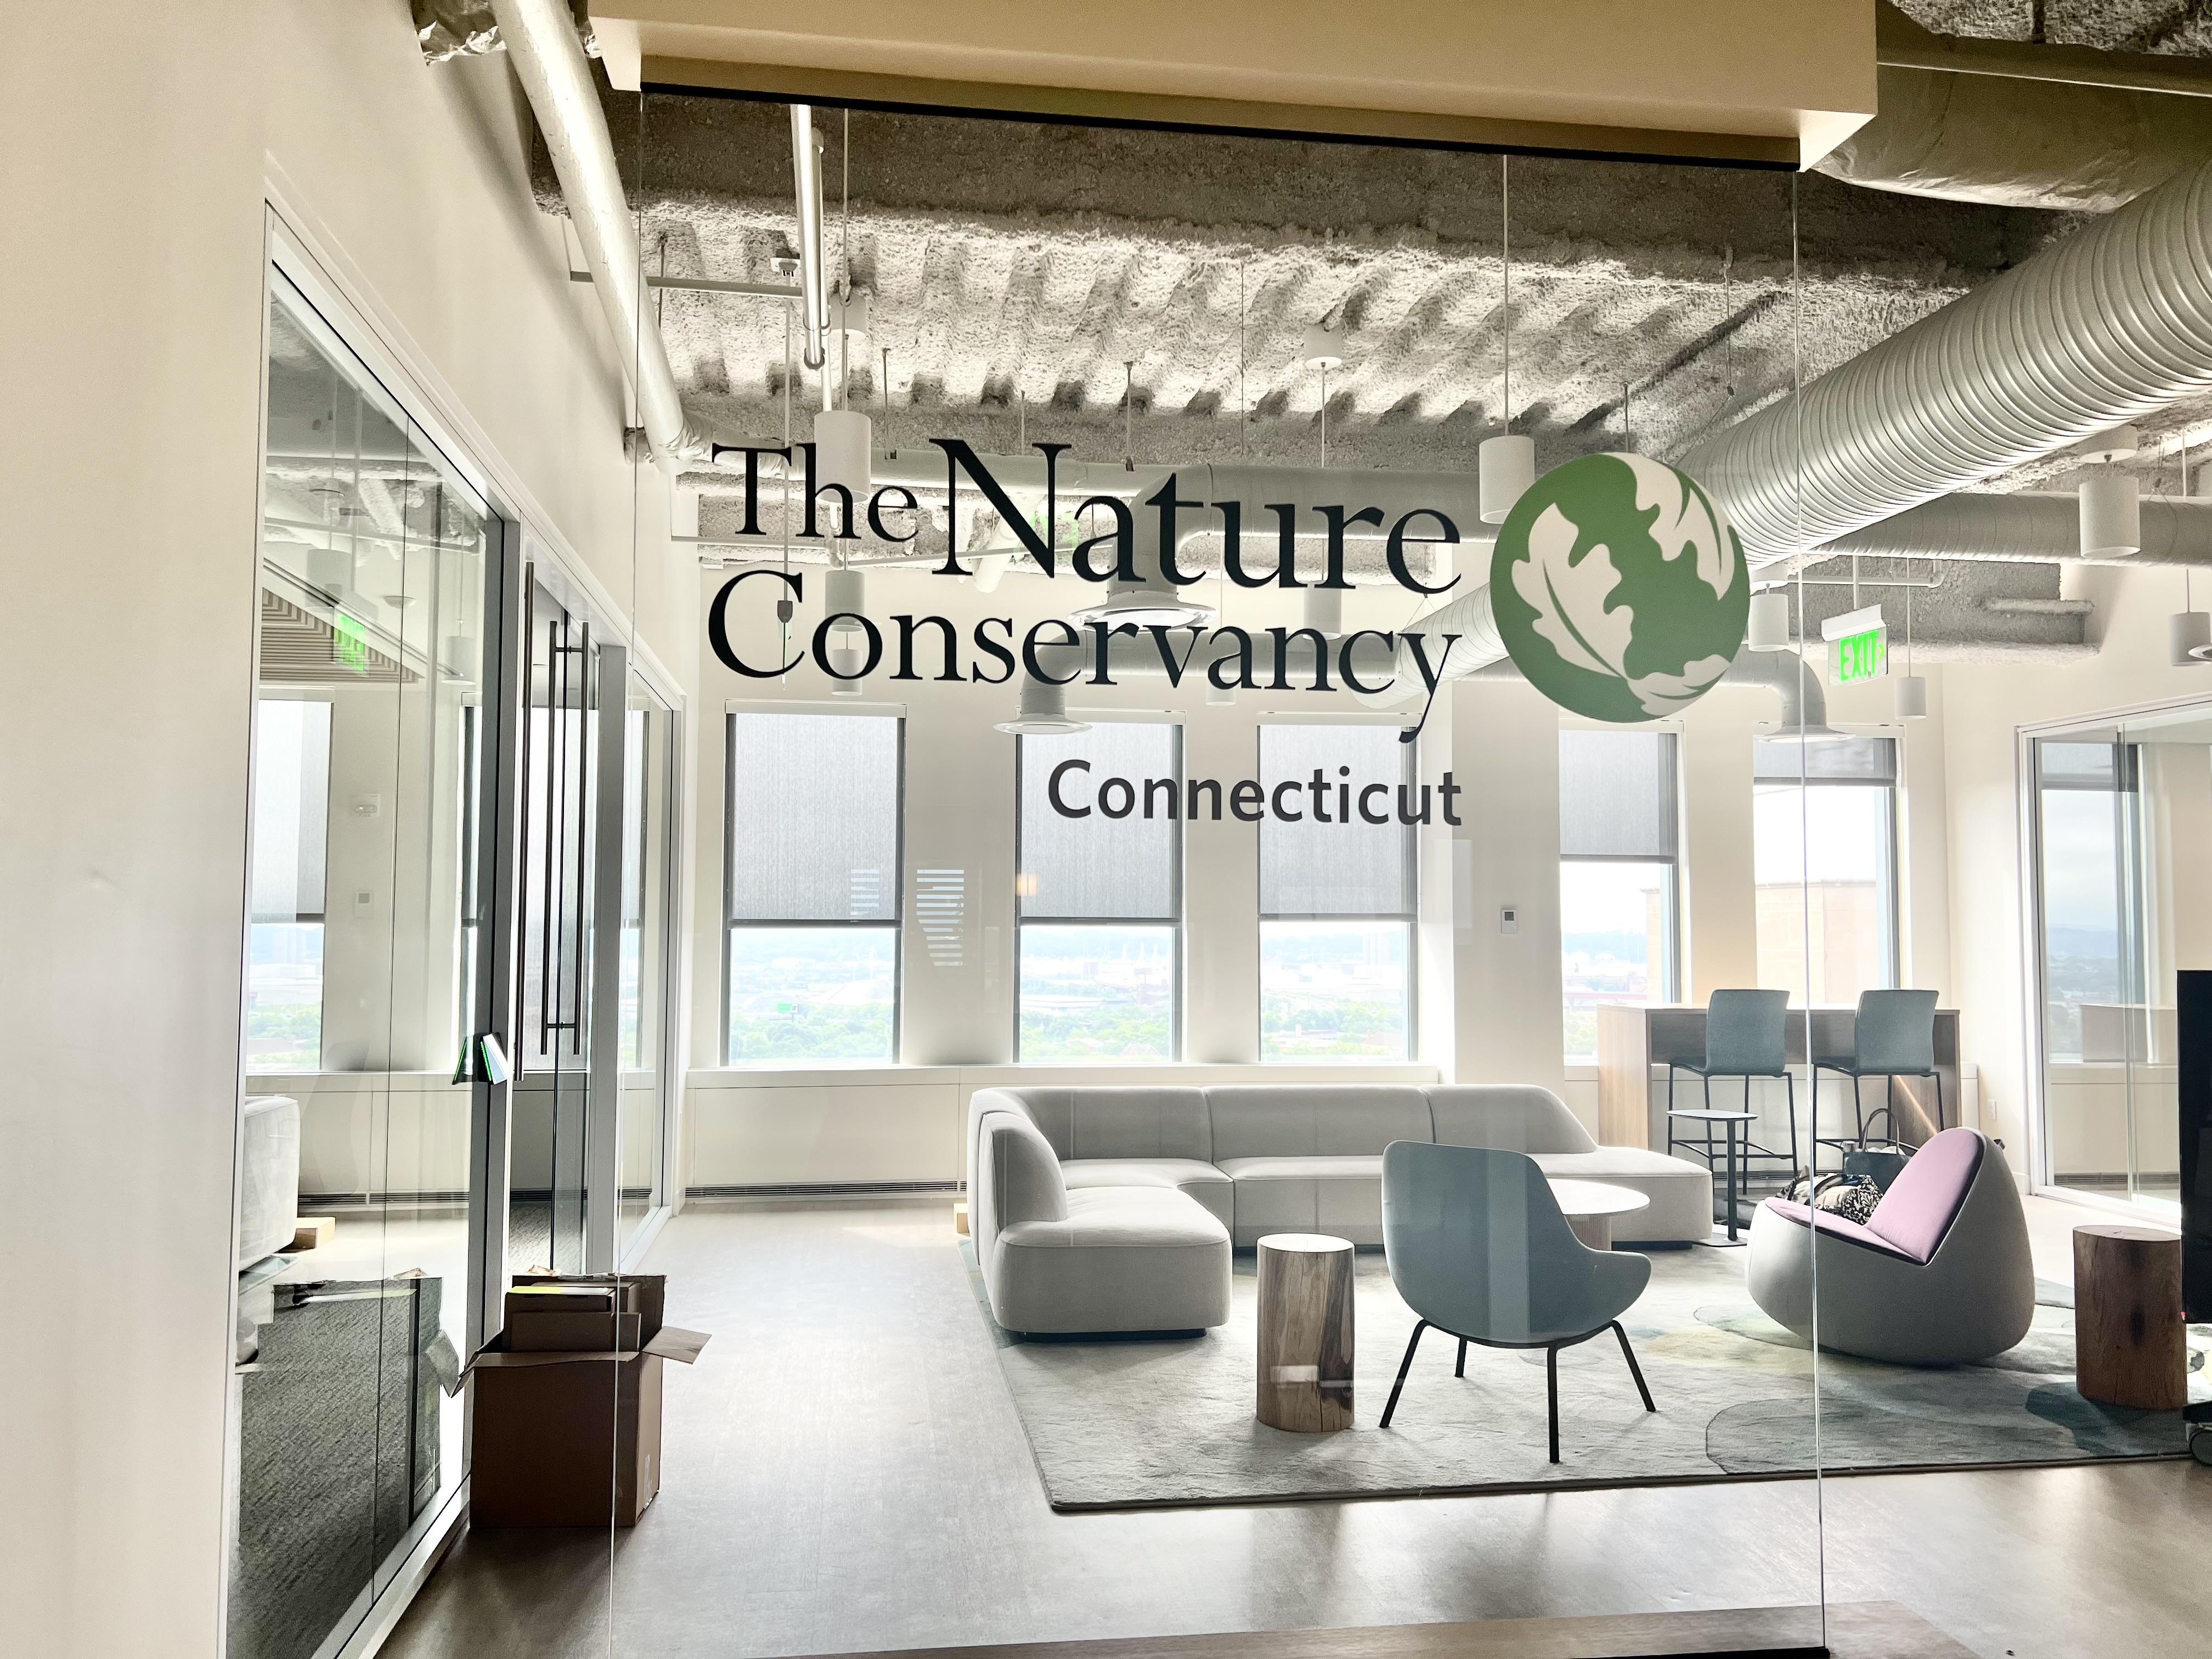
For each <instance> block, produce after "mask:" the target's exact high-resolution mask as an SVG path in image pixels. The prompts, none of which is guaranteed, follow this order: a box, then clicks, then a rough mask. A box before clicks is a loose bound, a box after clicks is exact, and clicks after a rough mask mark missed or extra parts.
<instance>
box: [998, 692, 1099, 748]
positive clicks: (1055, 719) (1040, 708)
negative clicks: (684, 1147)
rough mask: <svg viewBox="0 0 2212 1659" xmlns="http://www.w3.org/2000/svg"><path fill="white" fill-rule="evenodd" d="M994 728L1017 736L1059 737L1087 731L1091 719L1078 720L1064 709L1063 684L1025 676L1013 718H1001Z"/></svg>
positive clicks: (1065, 701)
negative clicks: (1019, 701)
mask: <svg viewBox="0 0 2212 1659" xmlns="http://www.w3.org/2000/svg"><path fill="white" fill-rule="evenodd" d="M997 729H998V730H999V731H1001V732H1012V733H1014V734H1015V735H1016V736H1017V737H1018V736H1021V735H1023V734H1024V733H1026V734H1028V735H1029V736H1030V737H1037V738H1058V737H1066V736H1068V735H1069V734H1071V733H1073V732H1088V731H1089V730H1090V729H1091V722H1090V721H1088V720H1077V719H1075V718H1074V717H1073V715H1071V714H1069V713H1068V712H1067V688H1066V686H1064V685H1053V684H1049V683H1048V682H1046V681H1044V680H1039V679H1030V678H1024V679H1023V681H1022V701H1021V706H1020V708H1018V709H1017V710H1016V711H1015V713H1014V717H1013V719H1012V720H1001V721H1000V722H999V725H998V727H997Z"/></svg>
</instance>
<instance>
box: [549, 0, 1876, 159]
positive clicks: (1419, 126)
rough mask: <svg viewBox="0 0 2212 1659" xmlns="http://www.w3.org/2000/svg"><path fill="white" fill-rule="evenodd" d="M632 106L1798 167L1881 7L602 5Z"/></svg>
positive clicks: (1760, 3) (1836, 113) (1855, 88)
mask: <svg viewBox="0 0 2212 1659" xmlns="http://www.w3.org/2000/svg"><path fill="white" fill-rule="evenodd" d="M592 22H593V26H594V27H595V29H596V31H597V33H598V37H599V46H600V51H601V52H602V53H603V55H604V56H605V61H606V66H607V73H608V75H609V76H610V78H611V80H612V81H613V82H614V84H615V86H616V87H617V88H621V89H623V90H625V91H635V90H637V89H638V88H640V87H641V86H643V87H653V88H662V89H666V90H677V89H688V90H695V91H708V92H726V93H734V94H746V95H752V96H757V97H770V98H779V99H789V100H793V101H811V102H816V103H822V104H831V105H835V104H848V105H855V106H870V105H873V106H898V107H923V108H948V109H964V110H975V111H981V112H993V113H1004V114H1018V115H1033V116H1042V117H1045V118H1062V119H1071V120H1092V121H1115V120H1118V121H1135V122H1142V123H1146V124H1148V125H1170V126H1188V127H1196V128H1211V129H1225V130H1231V131H1260V132H1279V133H1285V134H1291V133H1303V134H1308V135H1313V136H1322V137H1364V138H1378V139H1383V140H1385V141H1397V142H1401V143H1431V144H1446V145H1450V144H1466V145H1479V146H1486V147H1498V148H1510V149H1528V150H1550V151H1565V152H1572V153H1582V154H1594V155H1634V156H1651V157H1664V158H1670V159H1694V160H1708V161H1734V162H1747V163H1754V164H1765V165H1766V166H1770V167H1808V166H1810V165H1811V164H1812V163H1813V162H1814V161H1819V160H1820V158H1821V157H1822V156H1823V155H1826V154H1827V153H1828V151H1829V150H1830V149H1832V148H1833V147H1834V146H1835V145H1837V144H1838V143H1841V142H1842V141H1843V140H1844V138H1846V137H1849V136H1850V134H1851V133H1852V132H1854V131H1857V129H1858V127H1859V126H1860V125H1862V124H1863V123H1864V122H1865V121H1866V120H1867V119H1868V118H1869V117H1870V116H1872V114H1873V113H1874V111H1875V11H1874V0H1543V3H1541V4H1531V3H1528V0H1370V3H1368V4H1366V5H1364V6H1347V5H1344V4H1342V3H1329V4H1322V3H1317V0H1211V3H1208V0H1198V3H1193V0H1119V3H1115V4H1112V5H1098V4H1096V3H1091V4H1084V5H1073V4H1066V3H1060V4H1036V3H1028V4H1013V3H1008V0H941V3H937V4H921V3H915V0H844V3H842V4H840V5H837V6H835V7H811V6H810V7H795V6H793V5H792V4H790V3H789V0H783V3H781V4H775V5H771V4H769V3H766V0H594V3H593V4H592Z"/></svg>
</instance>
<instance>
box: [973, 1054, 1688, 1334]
mask: <svg viewBox="0 0 2212 1659" xmlns="http://www.w3.org/2000/svg"><path fill="white" fill-rule="evenodd" d="M1399 1140H1413V1141H1425V1142H1432V1143H1440V1144H1443V1145H1445V1146H1483V1147H1489V1148H1492V1149H1494V1150H1497V1151H1501V1152H1526V1153H1528V1155H1529V1156H1530V1157H1532V1158H1534V1160H1535V1161H1536V1164H1537V1165H1538V1167H1539V1168H1541V1170H1543V1172H1544V1173H1545V1174H1546V1175H1547V1176H1560V1177H1569V1178H1572V1179H1576V1180H1582V1181H1602V1182H1610V1183H1612V1184H1613V1185H1615V1186H1620V1187H1627V1188H1632V1189H1633V1190H1635V1191H1637V1192H1639V1193H1642V1194H1644V1195H1645V1196H1646V1197H1647V1198H1649V1199H1650V1206H1649V1207H1648V1208H1646V1209H1644V1210H1642V1211H1640V1212H1637V1213H1635V1214H1634V1215H1632V1216H1627V1217H1624V1218H1622V1221H1621V1224H1620V1231H1621V1233H1622V1236H1623V1239H1624V1241H1625V1242H1628V1243H1691V1242H1694V1241H1696V1240H1699V1239H1703V1238H1705V1237H1710V1236H1711V1231H1712V1225H1713V1223H1712V1216H1713V1186H1712V1176H1711V1171H1709V1170H1706V1169H1705V1166H1704V1165H1703V1164H1696V1163H1692V1162H1691V1161H1689V1160H1688V1159H1686V1158H1668V1157H1667V1156H1665V1155H1664V1154H1662V1153H1658V1152H1647V1151H1645V1150H1644V1149H1643V1148H1641V1147H1628V1146H1599V1145H1598V1144H1597V1143H1596V1142H1595V1140H1593V1139H1591V1138H1590V1136H1589V1132H1588V1131H1587V1130H1585V1129H1584V1128H1583V1126H1582V1124H1581V1122H1580V1121H1578V1120H1577V1118H1576V1116H1575V1115H1574V1114H1573V1113H1572V1112H1571V1111H1569V1110H1568V1109H1567V1107H1566V1103H1565V1102H1563V1101H1562V1100H1560V1098H1559V1097H1558V1096H1557V1095H1555V1094H1553V1093H1552V1092H1551V1091H1549V1090H1548V1089H1541V1088H1534V1087H1528V1086H1524V1085H1469V1086H1435V1087H1427V1088H1421V1087H1413V1086H1407V1085H1369V1084H1296V1083H1287V1084H1272V1083H1270V1084H1236V1085H1219V1086H1215V1087H1211V1088H1170V1087H1135V1088H1120V1087H1097V1088H1091V1087H1085V1088H1059V1089H1054V1088H1027V1089H979V1090H977V1091H975V1096H974V1097H972V1099H971V1100H970V1102H969V1115H968V1191H969V1232H970V1234H971V1236H972V1237H973V1238H974V1241H975V1258H976V1262H977V1265H978V1266H979V1267H980V1268H981V1273H982V1275H983V1283H984V1285H985V1288H986V1289H987V1291H988V1292H989V1295H990V1300H991V1311H992V1314H993V1316H994V1317H995V1318H996V1319H997V1320H998V1322H999V1323H1000V1325H1002V1326H1004V1327H1005V1328H1006V1329H1008V1330H1011V1331H1019V1332H1035V1333H1039V1334H1044V1333H1072V1332H1090V1331H1131V1330H1197V1329H1202V1328H1206V1327H1208V1326H1212V1325H1218V1324H1221V1323H1224V1322H1225V1321H1226V1320H1227V1319H1228V1317H1229V1262H1230V1251H1231V1249H1232V1248H1237V1249H1249V1248H1250V1247H1251V1246H1252V1245H1254V1244H1255V1243H1258V1242H1259V1240H1260V1239H1261V1237H1263V1236H1264V1235H1266V1234H1268V1233H1279V1232H1321V1233H1332V1234H1334V1235H1335V1236H1336V1237H1340V1238H1347V1239H1350V1240H1351V1241H1352V1243H1354V1244H1364V1245H1370V1246H1372V1245H1380V1244H1381V1243H1382V1242H1383V1149H1384V1148H1385V1147H1387V1146H1389V1145H1390V1144H1391V1143H1392V1142H1393V1141H1399Z"/></svg>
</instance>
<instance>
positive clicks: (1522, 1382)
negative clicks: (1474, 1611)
mask: <svg viewBox="0 0 2212 1659" xmlns="http://www.w3.org/2000/svg"><path fill="white" fill-rule="evenodd" d="M961 1248H962V1249H963V1254H965V1255H966V1257H967V1260H968V1264H969V1277H970V1279H971V1282H972V1283H973V1284H974V1285H975V1291H976V1293H977V1297H978V1302H979V1304H981V1297H982V1282H981V1278H980V1276H979V1275H977V1274H975V1269H974V1263H975V1257H974V1253H973V1249H972V1247H970V1246H969V1245H968V1244H966V1243H963V1245H962V1247H961ZM1742 1262H1743V1254H1742V1252H1741V1251H1729V1250H1706V1249H1690V1250H1673V1251H1655V1252H1653V1253H1652V1275H1651V1284H1650V1288H1649V1289H1648V1290H1646V1291H1645V1292H1644V1297H1642V1299H1641V1300H1639V1301H1638V1303H1637V1304H1636V1306H1635V1307H1634V1308H1632V1309H1631V1310H1630V1311H1629V1313H1628V1315H1627V1316H1626V1318H1625V1320H1624V1321H1623V1322H1624V1323H1625V1324H1626V1326H1627V1328H1628V1333H1629V1337H1630V1340H1632V1342H1633V1343H1634V1344H1635V1346H1636V1352H1637V1357H1638V1359H1639V1360H1640V1361H1641V1362H1642V1364H1643V1366H1644V1376H1645V1378H1646V1380H1647V1381H1649V1383H1650V1386H1651V1393H1652V1397H1653V1400H1654V1401H1655V1402H1656V1404H1657V1406H1658V1407H1659V1409H1658V1411H1657V1412H1656V1413H1646V1412H1645V1411H1644V1408H1643V1404H1642V1402H1641V1401H1639V1400H1638V1398H1637V1395H1636V1387H1635V1384H1634V1383H1632V1381H1631V1380H1630V1378H1629V1376H1628V1372H1627V1369H1626V1366H1625V1365H1624V1364H1623V1363H1622V1361H1621V1357H1620V1346H1619V1345H1618V1344H1617V1343H1615V1342H1614V1341H1613V1339H1612V1338H1611V1337H1610V1336H1609V1335H1608V1336H1605V1337H1601V1338H1600V1339H1598V1340H1595V1341H1592V1342H1589V1343H1587V1344H1585V1345H1583V1346H1581V1347H1577V1348H1571V1349H1568V1350H1566V1351H1565V1352H1562V1353H1561V1354H1560V1356H1559V1420H1560V1429H1559V1455H1560V1462H1559V1463H1558V1464H1556V1465H1555V1464H1552V1463H1550V1462H1547V1460H1546V1455H1545V1432H1544V1428H1545V1425H1544V1356H1543V1355H1542V1353H1541V1352H1536V1353H1534V1354H1518V1353H1512V1352H1503V1351H1498V1350H1493V1349H1484V1348H1470V1349H1469V1350H1468V1362H1467V1376H1466V1377H1465V1378H1464V1379H1455V1377H1454V1376H1452V1360H1453V1356H1454V1351H1455V1346H1456V1345H1455V1343H1454V1342H1453V1341H1452V1340H1451V1339H1449V1338H1448V1337H1444V1336H1441V1335H1439V1334H1437V1333H1435V1332H1431V1333H1430V1334H1427V1335H1426V1336H1425V1337H1424V1338H1423V1339H1422V1342H1421V1348H1420V1352H1419V1357H1418V1358H1415V1360H1414V1362H1413V1373H1412V1375H1411V1376H1409V1377H1408V1378H1407V1383H1406V1391H1405V1395H1404V1397H1403V1398H1402V1399H1401V1401H1399V1404H1398V1413H1397V1416H1396V1418H1395V1420H1394V1421H1393V1423H1392V1424H1391V1426H1390V1427H1389V1429H1387V1430H1386V1429H1380V1428H1378V1427H1377V1426H1376V1422H1377V1419H1379V1418H1380V1417H1381V1415H1382V1410H1383V1402H1384V1401H1385V1400H1386V1399H1387V1398H1388V1397H1389V1389H1390V1381H1391V1378H1392V1377H1393V1376H1395V1375H1396V1373H1397V1369H1398V1362H1399V1360H1400V1358H1401V1356H1402V1354H1403V1352H1404V1351H1405V1344H1406V1339H1407V1336H1408V1335H1409V1334H1411V1333H1412V1331H1413V1314H1412V1313H1411V1312H1410V1311H1409V1310H1407V1307H1406V1305H1405V1304H1404V1303H1402V1302H1401V1301H1400V1300H1399V1298H1398V1296H1397V1292H1396V1291H1395V1290H1394V1289H1393V1288H1392V1286H1391V1284H1390V1279H1389V1272H1388V1270H1387V1268H1386V1267H1385V1266H1384V1264H1383V1258H1382V1257H1381V1255H1377V1254H1370V1253H1367V1252H1363V1253H1362V1254H1361V1255H1360V1257H1359V1260H1358V1300H1357V1304H1356V1309H1355V1315H1354V1321H1355V1330H1354V1337H1355V1343H1356V1349H1355V1352H1356V1365H1357V1396H1356V1402H1355V1407H1354V1410H1355V1426H1354V1427H1353V1428H1352V1429H1351V1430H1348V1431H1345V1432H1343V1433H1340V1434H1329V1435H1302V1434H1291V1433H1286V1432H1285V1431H1280V1430H1277V1429H1271V1428H1268V1427H1267V1426H1266V1425H1262V1424H1261V1423H1260V1422H1258V1421H1257V1420H1256V1419H1255V1418H1254V1416H1253V1414H1252V1407H1253V1393H1254V1376H1253V1367H1254V1364H1255V1360H1254V1354H1255V1333H1254V1310H1255V1302H1256V1300H1257V1288H1258V1287H1257V1284H1256V1281H1255V1278H1254V1268H1253V1258H1252V1256H1251V1255H1250V1254H1249V1252H1248V1253H1243V1254H1240V1255H1238V1257H1237V1266H1236V1282H1235V1286H1234V1308H1233V1311H1232V1313H1231V1319H1230V1322H1229V1323H1228V1324H1227V1325H1225V1326H1223V1327H1221V1328H1219V1329H1217V1330H1213V1331H1209V1332H1207V1333H1206V1334H1205V1335H1203V1336H1200V1337H1180V1338H1165V1339H1155V1338H1145V1339H1121V1340H1111V1339H1109V1340H1023V1339H1020V1338H1017V1337H1014V1336H1012V1335H1010V1334H1007V1333H1006V1332H1005V1331H1002V1330H1000V1328H998V1326H997V1325H996V1324H995V1323H992V1324H991V1326H990V1328H991V1329H992V1331H993V1332H994V1334H995V1335H996V1337H997V1340H998V1342H999V1358H1000V1365H1001V1367H1002V1369H1003V1370H1004V1371H1005V1373H1006V1385H1007V1387H1008V1389H1010V1390H1011V1391H1012V1395H1013V1400H1014V1405H1015V1407H1016V1409H1017V1410H1018V1412H1019V1413H1020V1415H1021V1419H1022V1425H1023V1427H1024V1429H1025V1430H1026V1431H1028V1434H1029V1439H1030V1449H1031V1450H1032V1451H1033V1452H1034V1453H1035V1455H1036V1462H1037V1468H1038V1470H1039V1472H1040V1473H1041V1474H1042V1476H1043V1479H1044V1485H1045V1490H1046V1494H1047V1496H1048V1498H1049V1499H1050V1500H1051V1503H1052V1504H1053V1507H1054V1508H1055V1509H1060V1510H1095V1509H1123V1508H1131V1507H1136V1506H1141V1505H1148V1504H1218V1503H1237V1502H1253V1501H1259V1500H1264V1499H1281V1498H1318V1497H1350V1496H1355V1495H1356V1496H1386V1495H1407V1494H1419V1493H1439V1492H1480V1491H1497V1490H1528V1489H1530V1488H1539V1487H1545V1486H1617V1485H1623V1484H1627V1483H1646V1482H1656V1481H1696V1480H1726V1479H1729V1478H1762V1477H1771V1476H1774V1475H1781V1474H1804V1473H1809V1472H1810V1471H1811V1470H1812V1469H1813V1468H1814V1467H1815V1462H1816V1458H1815V1451H1814V1389H1813V1371H1814V1355H1813V1353H1812V1352H1811V1350H1810V1348H1809V1347H1808V1345H1807V1344H1806V1343H1805V1341H1804V1340H1802V1338H1799V1337H1797V1336H1796V1335H1793V1334H1791V1333H1790V1332H1789V1331H1787V1330H1785V1329H1784V1328H1782V1327H1781V1326H1779V1325H1777V1324H1775V1323H1774V1322H1772V1321H1771V1320H1770V1319H1768V1318H1767V1317H1766V1316H1765V1315H1764V1314H1762V1313H1760V1312H1759V1310H1758V1308H1757V1307H1756V1306H1755V1305H1754V1304H1753V1303H1752V1301H1751V1298H1750V1297H1749V1296H1748V1295H1747V1293H1746V1292H1745V1290H1744V1285H1743V1268H1742ZM2052 1288H2053V1290H2054V1291H2056V1290H2057V1288H2058V1287H2055V1286H2054V1287H2052ZM2048 1299H2049V1300H2050V1301H2052V1302H2055V1301H2057V1300H2058V1299H2059V1298H2058V1297H2057V1296H2056V1295H2053V1296H2051V1297H2049V1298H2048ZM2065 1299H2066V1300H2069V1301H2070V1300H2071V1298H2070V1297H2067V1298H2065ZM983 1317H984V1319H985V1321H986V1322H990V1313H989V1309H988V1307H987V1305H985V1306H984V1307H983ZM2191 1340H2192V1341H2194V1340H2200V1339H2199V1338H2197V1337H2195V1336H2192V1339H2191ZM2191 1360H2192V1364H2201V1355H2198V1354H2192V1355H2191ZM2191 1383H2192V1390H2193V1392H2195V1393H2196V1394H2197V1395H2198V1396H2200V1397H2201V1396H2202V1395H2203V1393H2204V1392H2205V1389H2204V1384H2203V1380H2202V1375H2201V1373H2200V1374H2199V1375H2198V1376H2196V1377H2192V1380H2191ZM1819 1407H1820V1413H1819V1414H1820V1425H1819V1432H1820V1449H1819V1454H1818V1459H1817V1462H1818V1466H1819V1467H1820V1468H1822V1469H1824V1470H1826V1471H1827V1472H1830V1473H1840V1472H1866V1471H1872V1470H1877V1469H1888V1470H1893V1469H1905V1468H1929V1467H1955V1466H1959V1465H1966V1464H1990V1463H2057V1462H2093V1461H2096V1460H2100V1459H2104V1458H2114V1457H2145V1456H2162V1455H2175V1454H2179V1453H2180V1452H2181V1451H2182V1450H2183V1449H2184V1441H2183V1431H2182V1425H2181V1419H2180V1414H2179V1413H2173V1412H2166V1413H2158V1412H2140V1411H2126V1410H2121V1409H2118V1408H2115V1407H2106V1406H2097V1405H2092V1404H2091V1403H2089V1402H2088V1401H2085V1400H2083V1399H2082V1398H2081V1395H2079V1394H2078V1393H2076V1392H2075V1389H2074V1337H2073V1315H2072V1313H2071V1311H2070V1310H2068V1309H2066V1308H2063V1307H2057V1306H2050V1305H2044V1306H2039V1307H2038V1308H2037V1310H2036V1314H2035V1326H2034V1328H2033V1330H2032V1331H2031V1332H2030V1333H2029V1334H2028V1336H2027V1340H2025V1341H2023V1342H2022V1343H2021V1345H2020V1346H2018V1347H2017V1348H2015V1349H2013V1350H2012V1351H2011V1352H2008V1353H2005V1354H2001V1355H1999V1356H1997V1357H1996V1358H1994V1359H1992V1360H1990V1361H1988V1362H1987V1363H1985V1364H1977V1365H1961V1366H1952V1367H1943V1368H1937V1369H1928V1370H1921V1369H1915V1368H1912V1367H1909V1366H1897V1365H1883V1364H1875V1363H1873V1362H1871V1361H1868V1360H1862V1359H1854V1358H1848V1357H1846V1356H1844V1355H1840V1354H1828V1353H1824V1354H1822V1355H1821V1356H1820V1401H1819Z"/></svg>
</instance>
